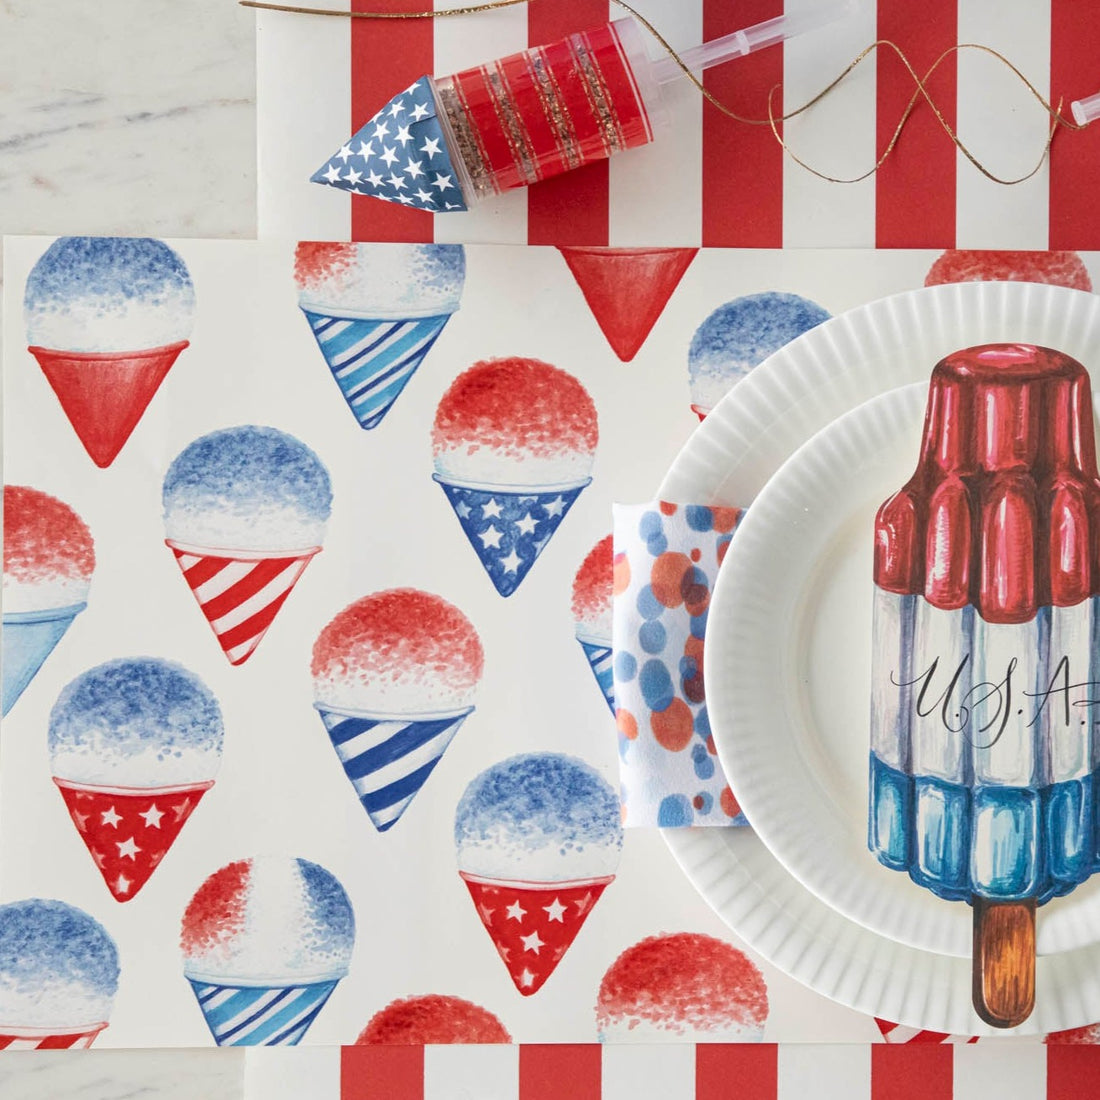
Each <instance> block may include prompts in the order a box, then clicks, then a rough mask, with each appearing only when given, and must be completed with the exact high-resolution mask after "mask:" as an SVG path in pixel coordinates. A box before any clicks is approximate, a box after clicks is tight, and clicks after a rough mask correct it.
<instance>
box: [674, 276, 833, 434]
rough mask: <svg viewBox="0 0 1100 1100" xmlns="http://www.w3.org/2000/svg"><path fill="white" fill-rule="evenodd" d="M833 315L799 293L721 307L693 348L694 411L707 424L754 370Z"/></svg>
mask: <svg viewBox="0 0 1100 1100" xmlns="http://www.w3.org/2000/svg"><path fill="white" fill-rule="evenodd" d="M828 319H829V314H828V312H827V311H826V310H824V309H822V308H821V306H819V305H817V303H816V302H811V301H810V300H809V299H808V298H802V297H800V296H799V295H797V294H785V293H781V292H779V291H765V292H764V293H762V294H748V295H746V296H745V297H744V298H735V299H734V300H733V301H732V302H726V304H725V305H722V306H719V307H718V308H717V309H716V310H715V311H714V312H713V313H712V314H711V315H710V316H709V317H707V319H706V320H705V321H704V322H703V323H702V324H701V325H700V326H699V327H698V328H697V329H696V330H695V335H694V336H692V338H691V346H690V348H689V349H688V375H689V378H690V382H691V407H692V409H693V410H694V411H695V413H696V414H697V415H698V417H699V419H700V420H702V419H704V418H705V417H706V415H707V413H709V412H710V411H711V409H713V408H714V406H715V405H717V404H718V402H719V401H721V400H722V398H723V397H725V396H726V394H727V393H729V391H730V390H731V389H733V387H734V386H735V385H736V384H737V383H738V382H740V381H741V379H742V378H744V377H745V376H746V375H747V374H748V373H749V371H751V370H752V369H753V367H757V366H759V365H760V364H761V363H762V362H763V361H764V360H765V359H767V357H768V356H769V355H771V354H772V353H773V352H777V351H778V350H779V349H780V348H781V347H783V345H784V344H787V343H790V341H791V340H793V339H794V338H795V337H796V336H801V335H802V333H804V332H808V331H809V330H810V329H812V328H814V327H815V326H816V325H820V324H821V322H822V321H827V320H828Z"/></svg>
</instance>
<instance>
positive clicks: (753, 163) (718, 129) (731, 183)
mask: <svg viewBox="0 0 1100 1100" xmlns="http://www.w3.org/2000/svg"><path fill="white" fill-rule="evenodd" d="M782 14H783V0H744V2H743V3H738V4H731V3H730V2H729V0H703V38H704V40H705V41H708V42H709V41H710V40H711V39H713V38H720V37H721V36H722V35H724V34H730V33H731V32H733V31H736V30H741V29H743V28H744V27H748V26H751V25H752V24H754V23H759V22H761V21H762V20H764V19H773V18H774V17H775V16H777V15H782ZM782 80H783V47H782V46H773V47H772V48H770V49H767V50H762V51H761V52H760V53H758V54H754V55H753V56H752V57H746V58H742V59H741V60H739V61H737V62H735V63H734V64H732V65H719V66H718V68H716V69H713V70H711V71H709V72H707V73H706V74H705V75H704V78H703V83H704V85H705V86H706V89H707V91H708V92H710V93H711V94H712V95H714V96H715V97H716V98H717V99H720V100H721V101H722V102H723V103H725V104H726V105H728V106H729V107H731V108H733V110H735V111H736V112H737V113H738V114H740V115H744V116H745V117H747V118H767V116H768V92H769V90H770V89H771V88H772V87H773V86H774V85H776V84H779V83H780V82H781V81H782ZM782 108H783V97H782V96H781V95H777V96H776V103H775V109H776V111H777V112H780V113H781V112H782ZM657 140H658V141H660V140H661V138H660V135H658V136H657ZM702 240H703V244H704V245H708V246H717V247H741V248H781V247H782V246H783V150H782V148H781V147H780V145H779V143H778V142H777V141H776V140H775V135H774V134H773V133H772V131H771V127H770V126H748V125H746V124H745V123H743V122H735V121H734V120H733V119H731V118H728V117H727V116H726V115H724V114H722V113H721V112H720V111H719V110H718V109H717V108H716V107H714V106H712V105H711V104H710V103H706V102H704V104H703V225H702Z"/></svg>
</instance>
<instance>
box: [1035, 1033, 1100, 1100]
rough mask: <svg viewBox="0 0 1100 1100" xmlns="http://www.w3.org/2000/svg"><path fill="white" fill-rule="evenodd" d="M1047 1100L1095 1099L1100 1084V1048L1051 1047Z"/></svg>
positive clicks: (1049, 1050) (1049, 1052)
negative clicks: (1093, 1097) (1092, 1097)
mask: <svg viewBox="0 0 1100 1100" xmlns="http://www.w3.org/2000/svg"><path fill="white" fill-rule="evenodd" d="M1046 1050H1047V1100H1082V1098H1083V1097H1086V1096H1095V1095H1096V1092H1097V1083H1098V1082H1100V1047H1096V1046H1074V1045H1065V1046H1061V1045H1060V1046H1048V1047H1047V1048H1046Z"/></svg>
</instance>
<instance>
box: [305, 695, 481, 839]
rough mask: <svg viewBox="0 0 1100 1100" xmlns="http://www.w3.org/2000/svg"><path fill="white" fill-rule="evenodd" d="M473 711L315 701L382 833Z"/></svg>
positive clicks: (423, 781)
mask: <svg viewBox="0 0 1100 1100" xmlns="http://www.w3.org/2000/svg"><path fill="white" fill-rule="evenodd" d="M473 709H474V708H473V707H467V708H466V709H465V710H462V711H459V712H458V713H457V714H440V715H406V716H401V715H366V714H356V713H353V712H351V711H346V710H343V711H342V710H336V709H333V708H329V707H325V706H322V705H320V704H317V711H318V713H319V714H320V715H321V720H322V721H323V722H324V723H325V729H327V730H328V735H329V737H330V738H331V739H332V746H333V748H334V749H335V750H336V755H337V756H338V757H339V758H340V763H341V764H342V765H343V766H344V774H345V775H346V776H347V777H348V779H349V780H351V785H352V787H354V788H355V793H356V794H357V795H358V796H359V801H360V802H362V804H363V809H364V810H366V811H367V814H368V816H369V817H370V819H371V821H372V822H373V824H374V827H375V828H376V829H377V830H378V831H379V832H380V833H384V832H385V831H386V830H387V829H390V828H392V827H393V826H394V825H396V824H397V820H398V818H400V817H401V815H402V814H403V813H404V812H405V810H406V809H408V806H409V803H410V802H412V800H413V799H414V798H415V797H416V793H417V791H419V790H420V788H421V787H422V786H423V785H424V783H425V781H426V780H427V778H428V776H429V775H431V774H432V771H433V769H434V768H435V766H436V764H438V763H439V761H440V759H441V757H442V756H443V754H444V753H445V752H446V751H447V746H448V745H450V743H451V741H452V740H453V739H454V735H455V734H456V733H458V729H459V727H460V726H461V725H462V723H463V722H464V721H465V720H466V717H467V715H469V714H471V713H472V712H473Z"/></svg>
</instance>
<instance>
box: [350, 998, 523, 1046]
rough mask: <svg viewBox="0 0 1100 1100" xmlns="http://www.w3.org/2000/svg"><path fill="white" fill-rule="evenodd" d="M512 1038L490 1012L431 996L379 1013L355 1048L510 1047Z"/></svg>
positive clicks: (402, 1002) (407, 1000) (405, 1001)
mask: <svg viewBox="0 0 1100 1100" xmlns="http://www.w3.org/2000/svg"><path fill="white" fill-rule="evenodd" d="M511 1041H512V1036H511V1035H509V1034H508V1031H507V1029H506V1028H505V1026H504V1025H503V1024H502V1023H501V1022H500V1021H499V1020H498V1019H497V1018H496V1016H494V1015H493V1014H492V1013H491V1012H490V1011H489V1010H488V1009H485V1008H482V1007H481V1006H480V1005H475V1004H473V1003H472V1002H470V1001H464V1000H463V999H462V998H461V997H444V996H440V995H438V994H434V993H433V994H430V995H428V996H426V997H406V998H404V999H403V1000H399V1001H393V1002H392V1003H391V1004H388V1005H386V1007H385V1008H383V1009H381V1010H380V1011H379V1012H376V1013H375V1014H374V1015H373V1016H372V1017H371V1019H370V1023H368V1024H367V1026H366V1027H365V1028H363V1031H362V1033H361V1034H360V1036H359V1038H358V1039H356V1040H355V1043H356V1046H371V1045H375V1044H380V1045H382V1044H384V1045H387V1046H426V1045H429V1044H431V1045H433V1046H434V1045H438V1044H442V1043H510V1042H511Z"/></svg>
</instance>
